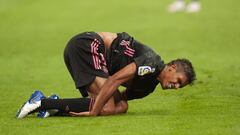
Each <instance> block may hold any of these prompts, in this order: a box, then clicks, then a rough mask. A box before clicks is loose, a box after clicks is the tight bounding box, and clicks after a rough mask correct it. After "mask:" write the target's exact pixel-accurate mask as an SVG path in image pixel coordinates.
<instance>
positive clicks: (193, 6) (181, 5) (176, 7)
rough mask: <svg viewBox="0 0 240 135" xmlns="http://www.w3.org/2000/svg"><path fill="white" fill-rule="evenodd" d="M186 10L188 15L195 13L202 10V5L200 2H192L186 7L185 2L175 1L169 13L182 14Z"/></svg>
mask: <svg viewBox="0 0 240 135" xmlns="http://www.w3.org/2000/svg"><path fill="white" fill-rule="evenodd" d="M184 10H186V12H188V13H195V12H199V11H200V10H201V3H200V2H199V0H191V2H190V3H189V4H188V5H187V6H186V4H185V2H184V0H175V2H173V3H172V4H171V5H170V6H169V7H168V11H169V12H173V13H174V12H181V11H184Z"/></svg>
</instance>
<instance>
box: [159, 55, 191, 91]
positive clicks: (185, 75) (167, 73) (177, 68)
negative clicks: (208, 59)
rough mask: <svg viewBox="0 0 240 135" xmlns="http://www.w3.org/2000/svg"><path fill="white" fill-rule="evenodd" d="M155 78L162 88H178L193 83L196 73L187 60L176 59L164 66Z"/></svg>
mask: <svg viewBox="0 0 240 135" xmlns="http://www.w3.org/2000/svg"><path fill="white" fill-rule="evenodd" d="M157 79H158V80H159V81H160V83H161V85H162V88H163V89H178V88H181V87H184V86H186V85H187V84H193V81H194V80H195V79H196V74H195V71H194V68H193V66H192V63H191V62H190V61H189V60H187V59H176V60H173V61H171V62H169V63H168V64H167V65H166V66H165V68H164V69H163V70H162V72H161V73H160V74H159V76H158V78H157Z"/></svg>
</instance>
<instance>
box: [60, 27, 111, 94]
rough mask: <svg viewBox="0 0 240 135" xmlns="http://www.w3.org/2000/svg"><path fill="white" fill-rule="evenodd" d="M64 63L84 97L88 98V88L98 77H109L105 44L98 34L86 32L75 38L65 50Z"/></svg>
mask: <svg viewBox="0 0 240 135" xmlns="http://www.w3.org/2000/svg"><path fill="white" fill-rule="evenodd" d="M64 61H65V64H66V66H67V68H68V71H69V72H70V74H71V76H72V78H73V80H74V82H75V86H76V88H77V89H79V90H80V93H81V94H82V96H83V97H87V96H88V93H87V88H88V86H89V85H90V84H91V83H92V82H93V81H94V79H95V77H96V76H99V77H103V78H107V77H108V76H109V75H108V69H107V64H106V52H105V47H104V43H103V41H102V39H101V37H100V36H99V35H98V34H97V33H94V32H85V33H81V34H79V35H76V36H75V37H73V38H72V39H71V40H70V41H69V42H68V44H67V46H66V48H65V50H64Z"/></svg>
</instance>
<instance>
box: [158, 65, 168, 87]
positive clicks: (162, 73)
mask: <svg viewBox="0 0 240 135" xmlns="http://www.w3.org/2000/svg"><path fill="white" fill-rule="evenodd" d="M166 71H167V65H166V66H165V67H164V68H163V69H162V71H161V72H160V73H159V75H158V76H157V80H158V81H159V82H161V83H162V82H163V79H164V76H165V73H166Z"/></svg>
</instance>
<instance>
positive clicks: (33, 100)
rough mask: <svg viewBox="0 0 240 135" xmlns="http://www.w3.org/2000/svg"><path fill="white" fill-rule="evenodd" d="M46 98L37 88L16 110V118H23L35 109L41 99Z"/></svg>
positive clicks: (39, 104)
mask: <svg viewBox="0 0 240 135" xmlns="http://www.w3.org/2000/svg"><path fill="white" fill-rule="evenodd" d="M44 98H46V97H45V96H44V95H43V93H42V92H41V91H39V90H36V91H35V92H34V93H33V94H32V95H31V96H30V98H29V99H28V101H27V102H25V103H24V104H23V105H22V107H21V108H20V109H19V110H18V111H17V114H16V117H17V118H24V117H26V116H27V115H28V114H30V113H31V112H33V111H35V110H36V109H37V108H39V107H40V106H41V100H42V99H44Z"/></svg>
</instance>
